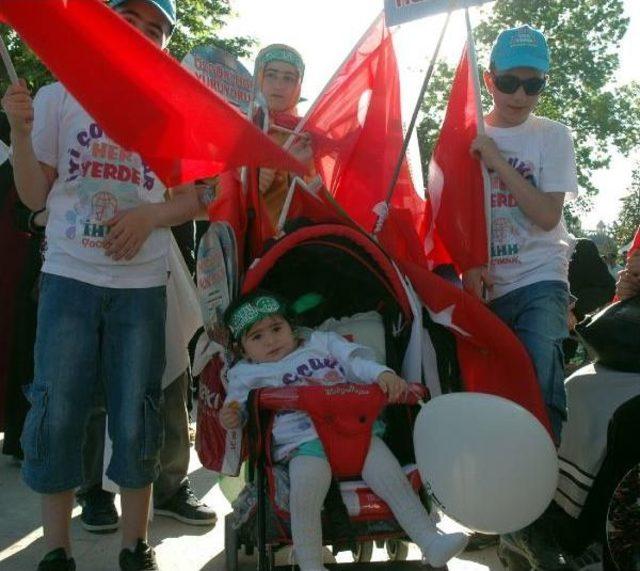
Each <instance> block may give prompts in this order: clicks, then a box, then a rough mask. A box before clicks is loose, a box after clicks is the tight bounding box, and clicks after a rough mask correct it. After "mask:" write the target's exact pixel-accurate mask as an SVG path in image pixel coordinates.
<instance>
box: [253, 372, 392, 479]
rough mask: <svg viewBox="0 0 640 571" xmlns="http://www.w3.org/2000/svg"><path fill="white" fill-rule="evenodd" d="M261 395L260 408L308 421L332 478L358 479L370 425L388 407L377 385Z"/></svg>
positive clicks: (369, 435) (318, 388) (269, 392)
mask: <svg viewBox="0 0 640 571" xmlns="http://www.w3.org/2000/svg"><path fill="white" fill-rule="evenodd" d="M261 393H263V394H261V398H260V404H261V405H262V406H265V407H266V408H269V409H271V410H278V409H280V410H282V409H289V410H302V411H305V412H306V413H307V414H308V415H309V416H310V417H311V420H313V424H314V426H315V428H316V431H317V432H318V436H319V437H320V440H321V441H322V445H323V446H324V450H325V453H326V454H327V459H328V460H329V464H330V465H331V470H332V471H333V474H334V476H336V477H337V478H346V477H350V476H359V475H360V473H361V471H362V466H363V465H364V461H365V459H366V457H367V453H368V452H369V444H370V443H371V432H372V428H373V423H374V422H375V420H376V419H377V418H378V415H379V414H380V412H381V410H382V409H383V407H384V406H385V405H386V404H387V397H386V396H385V395H384V393H383V392H382V391H381V390H380V388H379V387H378V386H377V385H359V384H339V385H333V386H316V387H304V388H301V389H300V390H298V389H293V390H291V389H284V390H283V389H276V390H270V389H266V390H263V391H261ZM265 393H266V394H265ZM278 393H280V394H278Z"/></svg>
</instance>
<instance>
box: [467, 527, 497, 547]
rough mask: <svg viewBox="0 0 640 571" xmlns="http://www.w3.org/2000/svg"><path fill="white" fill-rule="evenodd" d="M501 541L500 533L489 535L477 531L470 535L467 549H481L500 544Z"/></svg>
mask: <svg viewBox="0 0 640 571" xmlns="http://www.w3.org/2000/svg"><path fill="white" fill-rule="evenodd" d="M499 542H500V536H499V535H489V534H486V533H479V532H477V531H475V532H473V533H472V534H471V535H470V536H469V543H467V548H466V549H465V551H479V550H480V549H485V548H487V547H493V546H494V545H498V543H499Z"/></svg>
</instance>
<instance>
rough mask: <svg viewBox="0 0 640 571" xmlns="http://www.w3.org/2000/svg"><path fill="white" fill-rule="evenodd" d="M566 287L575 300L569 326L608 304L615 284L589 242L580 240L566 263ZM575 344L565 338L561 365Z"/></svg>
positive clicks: (573, 339) (572, 355)
mask: <svg viewBox="0 0 640 571" xmlns="http://www.w3.org/2000/svg"><path fill="white" fill-rule="evenodd" d="M569 287H570V290H571V294H572V295H573V296H574V297H575V298H576V302H575V305H574V306H573V309H572V311H571V312H572V314H573V315H570V316H569V319H570V324H571V323H572V324H573V325H575V324H576V323H579V322H580V321H582V320H583V319H584V317H585V316H586V315H587V314H589V313H592V312H593V311H595V310H596V309H599V308H600V307H602V306H604V305H606V304H607V303H609V302H610V301H611V300H612V299H613V296H614V294H615V291H616V282H615V280H614V279H613V278H612V277H611V274H610V273H609V270H608V269H607V264H605V262H604V260H603V259H602V257H601V256H600V253H599V252H598V248H597V247H596V245H595V244H594V243H593V241H592V240H589V239H588V238H580V239H579V240H578V242H577V244H576V247H575V250H574V251H573V256H572V257H571V261H570V262H569ZM577 349H578V341H577V340H576V339H575V337H570V338H569V339H566V340H565V341H564V344H563V351H564V359H565V363H568V362H569V361H570V360H571V359H572V358H573V357H574V356H575V354H576V351H577Z"/></svg>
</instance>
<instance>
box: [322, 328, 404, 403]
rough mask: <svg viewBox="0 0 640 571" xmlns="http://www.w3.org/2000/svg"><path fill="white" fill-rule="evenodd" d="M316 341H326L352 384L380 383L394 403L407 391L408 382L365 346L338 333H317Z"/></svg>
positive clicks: (329, 350)
mask: <svg viewBox="0 0 640 571" xmlns="http://www.w3.org/2000/svg"><path fill="white" fill-rule="evenodd" d="M319 335H322V337H319ZM314 336H316V339H318V338H321V339H324V340H325V341H326V343H327V350H328V352H329V353H330V354H331V355H333V356H334V357H335V358H336V359H337V360H338V362H339V363H340V365H342V367H343V368H344V370H345V374H346V377H347V379H348V380H349V381H351V382H354V381H355V382H361V383H366V384H373V383H378V385H379V386H380V388H381V389H382V391H383V392H384V393H385V394H387V395H388V396H389V400H390V401H391V402H394V401H396V400H397V399H398V397H399V396H400V395H401V394H402V393H403V392H404V391H405V390H406V388H407V381H405V380H404V379H402V378H401V377H399V376H398V375H396V374H395V373H394V372H393V370H392V369H390V368H389V367H385V366H384V365H380V364H379V363H377V362H376V361H375V360H374V353H373V351H372V350H371V349H369V348H368V347H365V346H364V345H358V344H357V343H350V342H349V341H347V340H346V339H344V338H343V337H341V336H340V335H338V334H336V333H322V334H319V333H315V334H314Z"/></svg>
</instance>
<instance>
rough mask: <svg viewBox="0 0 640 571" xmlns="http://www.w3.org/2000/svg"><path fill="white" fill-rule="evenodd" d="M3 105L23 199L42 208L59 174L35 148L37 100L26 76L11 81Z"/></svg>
mask: <svg viewBox="0 0 640 571" xmlns="http://www.w3.org/2000/svg"><path fill="white" fill-rule="evenodd" d="M2 108H3V109H4V110H5V112H6V114H7V119H8V120H9V125H10V126H11V146H12V148H13V156H12V159H11V162H12V164H13V177H14V180H15V183H16V189H17V191H18V196H19V197H20V200H21V201H22V202H23V203H24V204H25V206H27V207H28V208H29V209H30V210H32V211H34V212H35V211H38V210H42V209H43V208H44V207H45V204H46V201H47V195H48V194H49V191H50V190H51V187H52V186H53V182H54V181H55V179H56V178H57V176H58V174H57V172H56V169H55V168H53V167H51V166H49V165H47V164H44V163H41V162H40V161H38V159H37V157H36V154H35V152H34V149H33V143H32V140H31V132H32V129H33V119H34V112H33V100H32V99H31V94H30V93H29V90H28V89H27V86H26V84H25V82H24V80H20V84H19V85H10V86H9V88H8V89H7V91H6V92H5V95H4V97H3V98H2Z"/></svg>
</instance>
